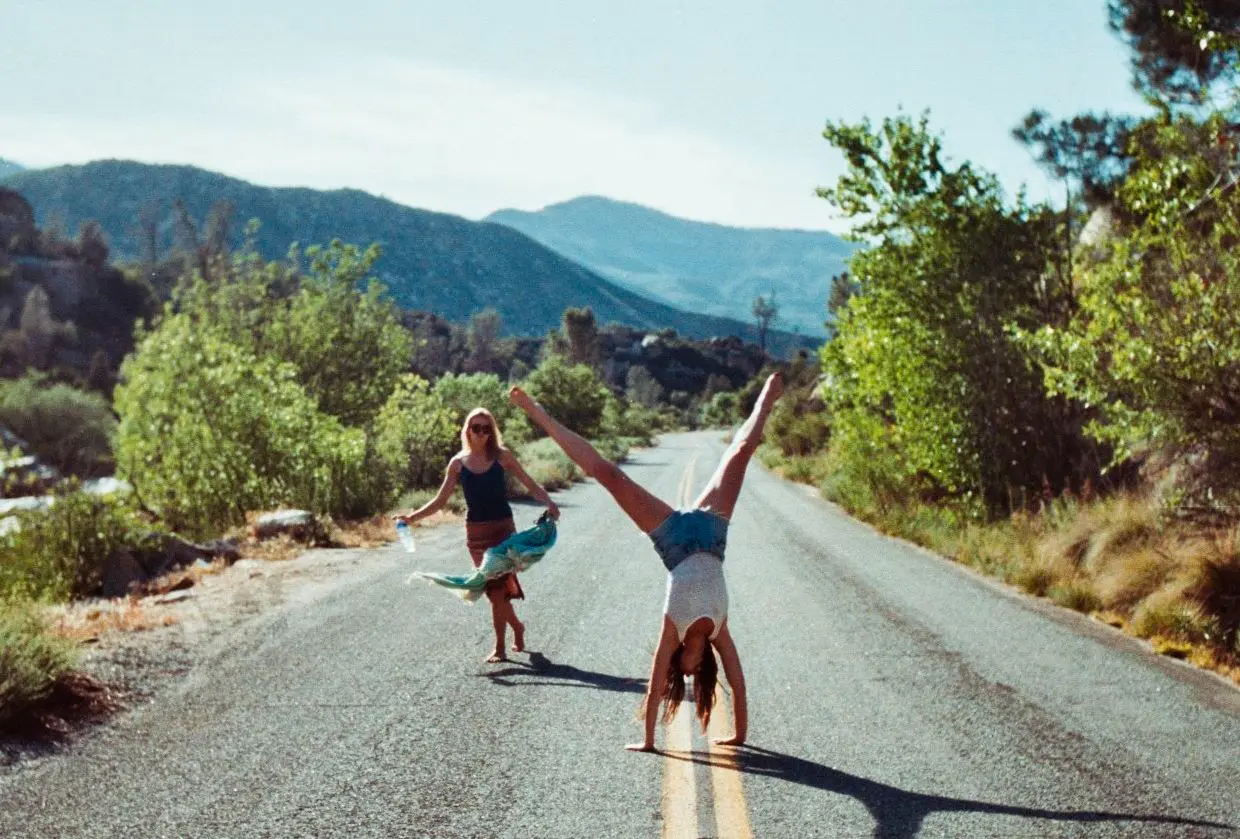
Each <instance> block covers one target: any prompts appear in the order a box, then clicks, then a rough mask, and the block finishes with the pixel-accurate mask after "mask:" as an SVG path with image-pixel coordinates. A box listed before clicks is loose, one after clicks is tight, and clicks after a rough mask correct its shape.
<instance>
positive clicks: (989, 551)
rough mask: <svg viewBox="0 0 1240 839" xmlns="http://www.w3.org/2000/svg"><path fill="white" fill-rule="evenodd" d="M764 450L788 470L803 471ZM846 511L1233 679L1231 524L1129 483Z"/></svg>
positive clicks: (1238, 619) (1234, 545)
mask: <svg viewBox="0 0 1240 839" xmlns="http://www.w3.org/2000/svg"><path fill="white" fill-rule="evenodd" d="M772 460H773V463H772V465H773V466H774V467H775V468H776V469H777V471H779V472H780V473H781V474H784V475H785V476H787V477H789V478H794V479H795V478H799V477H801V476H802V475H803V474H805V473H808V472H809V471H810V467H809V466H808V465H802V466H800V467H797V466H792V467H789V466H788V465H787V464H786V463H784V462H783V461H782V459H775V458H772ZM852 512H853V513H854V514H855V515H858V516H859V517H861V518H863V519H865V520H867V521H871V522H873V523H874V524H875V525H877V526H878V527H879V528H880V529H881V530H883V531H885V532H887V533H890V534H892V535H896V536H900V537H903V538H907V539H910V540H911V541H914V542H917V543H919V544H921V545H924V546H927V547H929V548H931V549H933V550H936V551H938V552H939V553H942V554H945V555H947V556H950V557H952V558H954V559H955V560H956V561H958V562H962V563H964V564H967V565H969V566H971V567H973V568H977V569H978V570H980V571H982V572H984V573H987V574H990V575H992V576H994V577H997V578H999V579H1001V580H1004V581H1005V582H1008V583H1011V584H1013V585H1015V586H1018V587H1019V588H1021V589H1023V590H1024V591H1026V592H1028V593H1029V594H1032V595H1034V596H1037V597H1046V598H1049V599H1050V600H1052V601H1053V602H1055V603H1057V604H1059V605H1061V606H1064V607H1066V608H1070V609H1074V610H1076V611H1079V612H1083V613H1085V614H1089V615H1093V616H1094V617H1095V618H1096V619H1098V620H1100V621H1102V622H1104V623H1107V624H1109V625H1110V626H1113V627H1115V628H1117V629H1120V630H1122V631H1123V632H1125V633H1128V634H1131V635H1134V636H1136V637H1139V638H1144V639H1148V640H1150V642H1151V645H1152V646H1153V648H1154V649H1155V650H1156V651H1158V652H1159V653H1161V654H1163V655H1169V656H1175V657H1178V658H1183V659H1185V660H1187V661H1189V662H1190V663H1192V664H1194V665H1196V666H1198V667H1203V668H1206V669H1210V670H1214V671H1216V672H1218V673H1221V674H1223V675H1225V676H1227V677H1228V678H1231V679H1232V680H1234V681H1236V682H1237V683H1240V528H1238V529H1237V530H1232V531H1226V532H1212V531H1208V530H1203V529H1201V528H1199V527H1198V528H1194V527H1192V526H1191V525H1189V524H1185V523H1182V522H1173V521H1172V520H1170V519H1168V518H1166V517H1164V516H1163V514H1162V512H1161V510H1160V508H1159V505H1158V502H1157V500H1156V498H1155V497H1154V496H1152V495H1149V494H1139V493H1130V494H1122V495H1117V496H1113V497H1110V498H1105V499H1097V500H1091V501H1088V502H1086V501H1081V500H1079V499H1073V498H1069V499H1060V500H1056V501H1055V502H1053V503H1051V504H1049V505H1048V506H1047V507H1046V508H1045V509H1044V510H1042V511H1041V512H1039V513H1037V514H1030V513H1017V514H1015V515H1013V516H1012V517H1011V519H1009V520H1008V521H1004V522H997V523H993V524H982V525H979V524H975V523H971V522H967V521H966V522H963V523H953V522H952V520H951V518H950V516H947V517H944V516H937V517H936V516H929V515H926V514H924V511H919V510H918V509H914V508H913V507H909V508H908V509H903V510H901V511H898V512H896V513H891V512H888V513H887V514H885V515H877V514H876V513H875V511H873V510H854V511H852ZM949 531H950V532H949Z"/></svg>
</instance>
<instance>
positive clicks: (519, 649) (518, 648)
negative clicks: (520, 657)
mask: <svg viewBox="0 0 1240 839" xmlns="http://www.w3.org/2000/svg"><path fill="white" fill-rule="evenodd" d="M512 651H513V652H514V653H523V652H525V624H523V623H521V622H520V621H517V622H516V623H514V624H513V625H512Z"/></svg>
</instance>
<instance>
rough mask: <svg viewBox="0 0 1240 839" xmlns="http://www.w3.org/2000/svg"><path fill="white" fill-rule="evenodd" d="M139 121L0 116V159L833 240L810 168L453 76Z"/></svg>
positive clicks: (328, 76) (566, 93)
mask: <svg viewBox="0 0 1240 839" xmlns="http://www.w3.org/2000/svg"><path fill="white" fill-rule="evenodd" d="M194 113H195V114H196V116H195V117H194V118H193V119H192V121H191V120H190V119H189V118H187V117H185V116H184V114H185V111H184V110H183V109H179V114H178V116H176V117H173V116H168V115H159V114H152V115H150V116H146V117H139V118H137V119H135V118H133V117H132V116H125V117H123V118H122V117H115V118H108V117H98V116H92V117H76V118H75V117H74V116H56V115H45V114H35V113H27V114H22V113H17V114H14V113H12V112H9V113H7V114H4V115H0V154H3V155H5V156H7V157H10V158H11V159H15V160H18V161H21V162H23V163H25V164H27V165H35V166H38V165H50V164H55V163H63V162H84V161H86V160H92V159H98V158H101V157H123V158H132V159H137V160H143V161H148V162H176V163H191V164H194V165H197V166H202V167H204V168H208V169H214V170H218V171H221V172H224V173H226V174H230V175H234V176H236V177H241V178H245V179H247V180H251V181H254V182H256V183H261V184H267V185H272V186H291V185H299V186H310V187H316V188H334V187H342V186H349V187H356V188H359V189H364V190H366V191H369V192H374V193H379V194H383V195H386V196H388V197H389V198H392V199H394V200H397V201H400V202H402V203H406V204H410V205H413V206H418V207H425V208H428V209H433V210H440V211H444V212H452V213H458V214H461V215H464V216H468V217H472V218H478V217H481V216H483V215H485V214H487V213H488V212H490V211H492V210H495V209H499V208H501V207H518V208H524V209H536V208H538V207H541V206H543V205H545V204H548V203H552V202H555V201H561V200H565V199H567V198H571V197H573V196H576V195H581V194H601V195H607V196H610V197H613V198H617V199H622V200H629V201H636V202H639V203H643V204H647V205H650V206H654V207H657V208H659V209H662V210H665V211H667V212H670V213H674V214H677V215H683V216H686V217H690V218H697V219H704V220H710V221H719V222H722V223H726V224H739V225H749V226H777V227H787V226H803V227H815V228H822V227H838V223H835V222H833V220H832V218H831V213H830V208H829V207H828V205H827V204H826V202H824V201H822V200H820V199H816V198H814V197H813V196H812V191H813V187H814V186H816V185H817V183H818V182H819V181H818V175H819V173H818V172H816V171H815V163H814V161H812V160H806V161H792V162H784V161H770V160H766V159H763V158H761V157H760V156H758V155H755V154H752V153H749V152H747V151H744V150H740V149H738V148H734V147H732V146H730V145H729V144H728V143H726V142H724V141H721V140H720V139H717V138H715V137H711V136H707V135H705V134H703V133H700V132H696V131H693V130H690V129H688V128H685V127H681V126H678V125H676V123H675V120H674V119H672V118H669V117H668V115H666V114H662V113H660V112H658V111H657V110H656V109H654V108H653V107H651V106H650V105H649V104H648V103H646V102H643V101H634V100H625V99H619V98H614V97H602V96H596V95H593V94H591V93H590V92H588V91H585V90H581V89H579V88H576V87H574V86H572V85H571V84H562V85H555V86H548V85H540V86H531V85H528V84H522V83H520V82H516V81H511V80H506V79H502V78H492V77H486V76H481V75H478V74H474V73H469V72H464V71H460V70H457V69H454V68H449V67H443V66H435V65H429V64H422V63H416V62H409V61H398V60H394V59H374V58H357V59H355V60H353V61H349V62H333V63H332V64H330V65H324V66H320V67H317V68H311V69H308V70H304V71H299V72H298V74H297V75H291V74H290V75H288V76H286V77H271V78H268V79H265V80H263V81H261V82H258V83H255V84H251V85H249V86H245V87H240V88H231V89H229V90H227V91H221V92H219V93H217V94H216V95H213V96H208V97H206V98H205V99H204V100H202V101H201V102H200V104H199V106H198V107H197V109H196V111H195V112H194Z"/></svg>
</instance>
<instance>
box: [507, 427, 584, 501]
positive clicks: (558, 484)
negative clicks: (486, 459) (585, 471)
mask: <svg viewBox="0 0 1240 839" xmlns="http://www.w3.org/2000/svg"><path fill="white" fill-rule="evenodd" d="M515 453H516V455H517V460H519V461H520V462H521V466H522V468H524V469H525V471H526V472H527V473H528V474H529V476H530V477H531V478H533V479H534V481H535V482H537V483H539V484H541V485H542V487H543V488H544V489H546V490H547V491H549V492H550V491H554V490H557V489H564V488H566V487H569V486H571V485H572V484H573V482H574V481H580V480H581V479H582V478H583V477H584V476H583V475H582V473H581V470H580V469H578V468H577V467H576V466H575V465H574V464H573V462H572V461H571V460H569V459H568V455H566V454H564V452H563V451H562V450H561V449H560V447H559V446H557V445H556V444H555V441H554V440H551V439H549V438H546V437H544V438H543V439H541V440H535V441H534V442H532V443H526V444H525V445H523V446H521V447H520V448H518V449H516V450H515ZM509 478H510V480H509V482H508V492H509V494H510V495H512V496H513V497H515V498H524V497H526V496H527V495H528V493H527V492H526V490H525V487H524V486H522V485H521V484H520V483H519V482H518V481H516V480H515V479H513V478H512V477H511V476H509Z"/></svg>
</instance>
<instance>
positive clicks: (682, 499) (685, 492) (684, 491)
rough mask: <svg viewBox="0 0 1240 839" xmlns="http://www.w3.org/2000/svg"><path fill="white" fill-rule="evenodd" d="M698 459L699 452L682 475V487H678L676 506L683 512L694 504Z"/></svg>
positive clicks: (690, 459)
mask: <svg viewBox="0 0 1240 839" xmlns="http://www.w3.org/2000/svg"><path fill="white" fill-rule="evenodd" d="M697 459H698V456H697V452H694V453H693V457H691V458H689V463H688V464H687V465H686V466H685V471H684V472H682V473H681V475H680V486H678V487H676V506H677V507H679V508H681V509H682V510H683V509H684V508H685V507H688V506H689V505H690V504H692V503H693V500H692V497H693V473H694V471H695V470H696V468H697Z"/></svg>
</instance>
